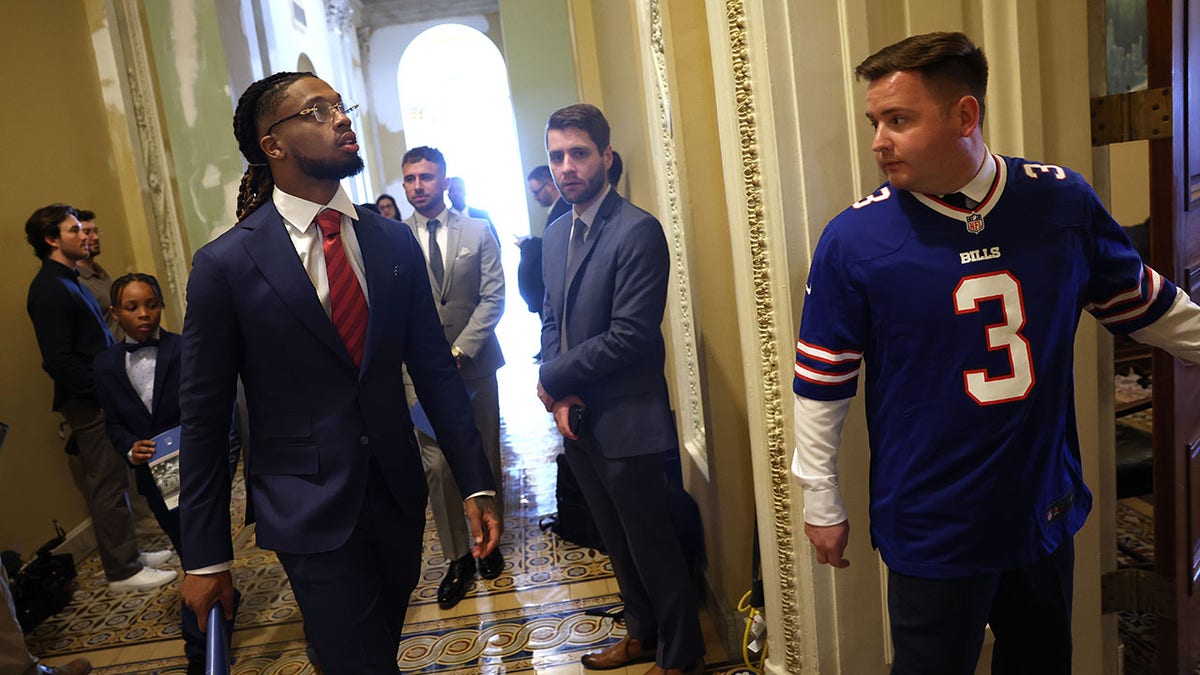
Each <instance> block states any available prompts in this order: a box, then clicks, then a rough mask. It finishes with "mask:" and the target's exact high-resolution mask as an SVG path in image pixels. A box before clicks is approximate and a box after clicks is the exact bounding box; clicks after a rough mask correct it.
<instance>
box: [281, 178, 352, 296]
mask: <svg viewBox="0 0 1200 675" xmlns="http://www.w3.org/2000/svg"><path fill="white" fill-rule="evenodd" d="M271 199H272V200H273V201H274V202H275V208H276V209H277V210H278V211H279V215H280V216H282V217H283V223H284V225H286V226H287V233H288V237H290V238H291V240H292V245H293V246H295V247H296V255H298V256H300V264H302V265H304V270H305V271H306V272H308V278H309V280H310V281H312V284H313V288H316V289H317V298H318V299H320V301H321V306H323V307H324V308H325V314H326V315H327V316H333V314H332V312H331V310H330V307H329V276H328V275H327V274H326V273H325V247H324V246H323V245H322V243H321V228H320V227H318V226H317V223H316V219H317V214H319V213H320V212H321V211H324V210H325V209H333V210H334V211H337V212H338V213H341V214H342V248H343V249H344V250H345V252H346V260H348V261H349V262H350V269H352V270H354V276H356V277H358V285H359V286H361V287H362V291H363V297H364V298H366V300H367V306H368V307H370V306H371V296H370V294H369V293H368V292H367V277H366V275H365V274H364V273H363V261H362V250H361V249H359V247H358V236H357V235H356V234H355V232H354V224H355V222H357V221H358V214H357V213H356V212H355V211H354V202H352V201H350V197H349V195H347V194H346V191H345V190H344V189H342V186H341V185H338V189H337V193H336V194H334V195H333V199H331V200H329V203H328V204H317V203H316V202H310V201H308V200H307V199H302V198H300V197H296V196H295V195H290V194H288V193H286V192H284V191H283V190H280V189H279V187H278V186H276V187H275V190H274V194H273V195H272V197H271Z"/></svg>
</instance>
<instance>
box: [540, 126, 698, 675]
mask: <svg viewBox="0 0 1200 675" xmlns="http://www.w3.org/2000/svg"><path fill="white" fill-rule="evenodd" d="M546 152H547V154H548V155H549V157H550V167H551V170H552V171H553V173H554V180H555V182H556V183H557V184H558V189H559V191H560V192H561V193H562V196H563V198H564V199H566V200H567V201H568V202H570V203H571V204H572V209H571V211H570V212H568V213H566V214H564V215H563V216H562V217H560V218H559V219H558V220H556V221H554V222H553V223H552V224H551V225H550V227H549V228H547V230H546V233H545V236H544V242H543V247H544V255H543V260H544V261H561V262H556V263H555V264H549V263H548V262H547V263H544V264H543V266H542V270H543V275H544V277H545V282H546V303H545V307H544V309H543V315H544V319H543V322H542V358H543V363H542V367H541V371H540V373H539V381H538V397H539V398H541V400H542V403H543V404H545V406H546V410H548V411H551V412H553V413H554V421H555V423H556V425H557V427H558V430H559V431H560V432H561V433H562V435H563V437H564V441H563V446H564V449H565V452H566V456H567V461H568V462H569V463H570V465H571V469H572V470H573V471H574V473H575V476H576V477H577V478H578V480H579V486H580V488H581V489H582V490H583V494H584V497H585V499H586V500H587V503H588V506H589V507H590V508H591V510H592V515H593V516H594V517H595V519H596V526H597V528H598V529H599V530H600V537H601V538H602V539H603V540H604V545H605V546H606V547H607V548H608V551H609V556H610V557H611V558H612V564H613V573H614V574H615V575H616V577H617V584H618V586H619V587H620V591H621V597H622V599H623V600H624V601H625V624H626V627H627V628H628V635H627V636H626V637H624V638H622V639H621V640H620V641H619V642H617V643H615V644H613V645H611V646H610V647H608V648H607V649H604V650H601V651H599V652H593V653H590V654H587V655H585V656H584V657H583V665H584V666H585V667H587V668H592V669H597V670H606V669H614V668H622V667H624V666H626V665H628V664H631V663H636V662H639V661H650V660H653V661H654V662H655V665H654V666H653V667H652V668H651V669H650V670H648V671H647V675H664V674H665V675H694V674H696V673H701V672H703V671H704V659H703V658H702V657H703V655H704V641H703V638H702V637H701V634H700V620H699V615H698V610H697V608H696V598H695V595H694V592H693V589H692V584H691V576H690V575H689V574H688V566H687V563H686V561H685V558H684V554H683V551H682V547H681V544H680V538H679V535H678V532H677V531H676V527H675V525H674V523H673V522H672V518H671V508H670V499H669V494H670V493H671V491H672V486H671V485H670V483H669V481H668V479H667V472H666V470H665V468H664V467H665V465H666V455H665V453H668V452H674V451H676V449H677V448H678V440H677V439H676V434H675V421H674V417H673V416H672V413H671V409H670V405H669V403H668V399H667V381H666V378H665V377H664V376H663V364H664V361H665V358H666V348H665V345H664V343H663V337H662V330H661V328H660V325H661V323H662V318H663V311H664V310H665V308H666V302H667V275H668V270H669V265H670V260H669V254H668V251H667V242H666V238H665V237H664V236H663V231H662V227H661V226H660V225H659V223H658V221H657V220H656V219H655V218H654V216H652V215H650V214H649V213H646V212H645V211H643V210H641V209H639V208H637V207H636V206H634V205H632V204H630V203H629V202H628V201H626V200H625V199H624V198H623V197H621V196H620V195H619V194H617V193H616V191H615V190H612V189H611V187H610V186H609V184H608V179H607V171H608V169H609V167H610V166H611V164H612V146H610V145H609V126H608V121H607V120H606V119H605V118H604V114H603V113H601V112H600V110H598V109H597V108H596V107H595V106H591V105H587V104H579V105H573V106H568V107H566V108H562V109H560V110H557V111H555V113H554V114H553V115H551V116H550V120H549V121H548V122H547V124H546Z"/></svg>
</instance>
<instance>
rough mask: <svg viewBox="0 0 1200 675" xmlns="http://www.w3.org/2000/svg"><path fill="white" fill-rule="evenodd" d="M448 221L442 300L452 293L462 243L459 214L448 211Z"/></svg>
mask: <svg viewBox="0 0 1200 675" xmlns="http://www.w3.org/2000/svg"><path fill="white" fill-rule="evenodd" d="M444 213H445V214H446V220H447V224H448V228H447V230H446V251H445V253H446V276H445V281H444V282H443V283H442V298H445V297H446V294H448V293H449V292H450V286H451V284H453V283H454V281H453V280H454V261H456V260H458V247H459V244H460V243H461V242H462V220H461V219H460V218H459V216H458V214H457V213H454V212H453V211H451V210H450V209H446V210H445V212H444Z"/></svg>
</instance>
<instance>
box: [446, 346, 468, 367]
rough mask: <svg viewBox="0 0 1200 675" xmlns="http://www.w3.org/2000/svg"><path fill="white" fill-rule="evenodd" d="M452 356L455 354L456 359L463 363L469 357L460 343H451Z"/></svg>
mask: <svg viewBox="0 0 1200 675" xmlns="http://www.w3.org/2000/svg"><path fill="white" fill-rule="evenodd" d="M450 356H453V357H454V360H455V361H458V362H459V363H462V362H463V361H464V360H465V359H466V358H467V353H466V352H464V351H463V350H462V349H461V348H459V346H458V345H451V346H450Z"/></svg>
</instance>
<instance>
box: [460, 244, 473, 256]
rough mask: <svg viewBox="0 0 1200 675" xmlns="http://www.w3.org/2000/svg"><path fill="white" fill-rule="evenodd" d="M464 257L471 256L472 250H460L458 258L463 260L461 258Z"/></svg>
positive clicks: (465, 248)
mask: <svg viewBox="0 0 1200 675" xmlns="http://www.w3.org/2000/svg"><path fill="white" fill-rule="evenodd" d="M464 255H471V249H469V248H467V247H466V246H464V247H462V248H460V249H458V256H457V257H459V258H461V257H463V256H464Z"/></svg>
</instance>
